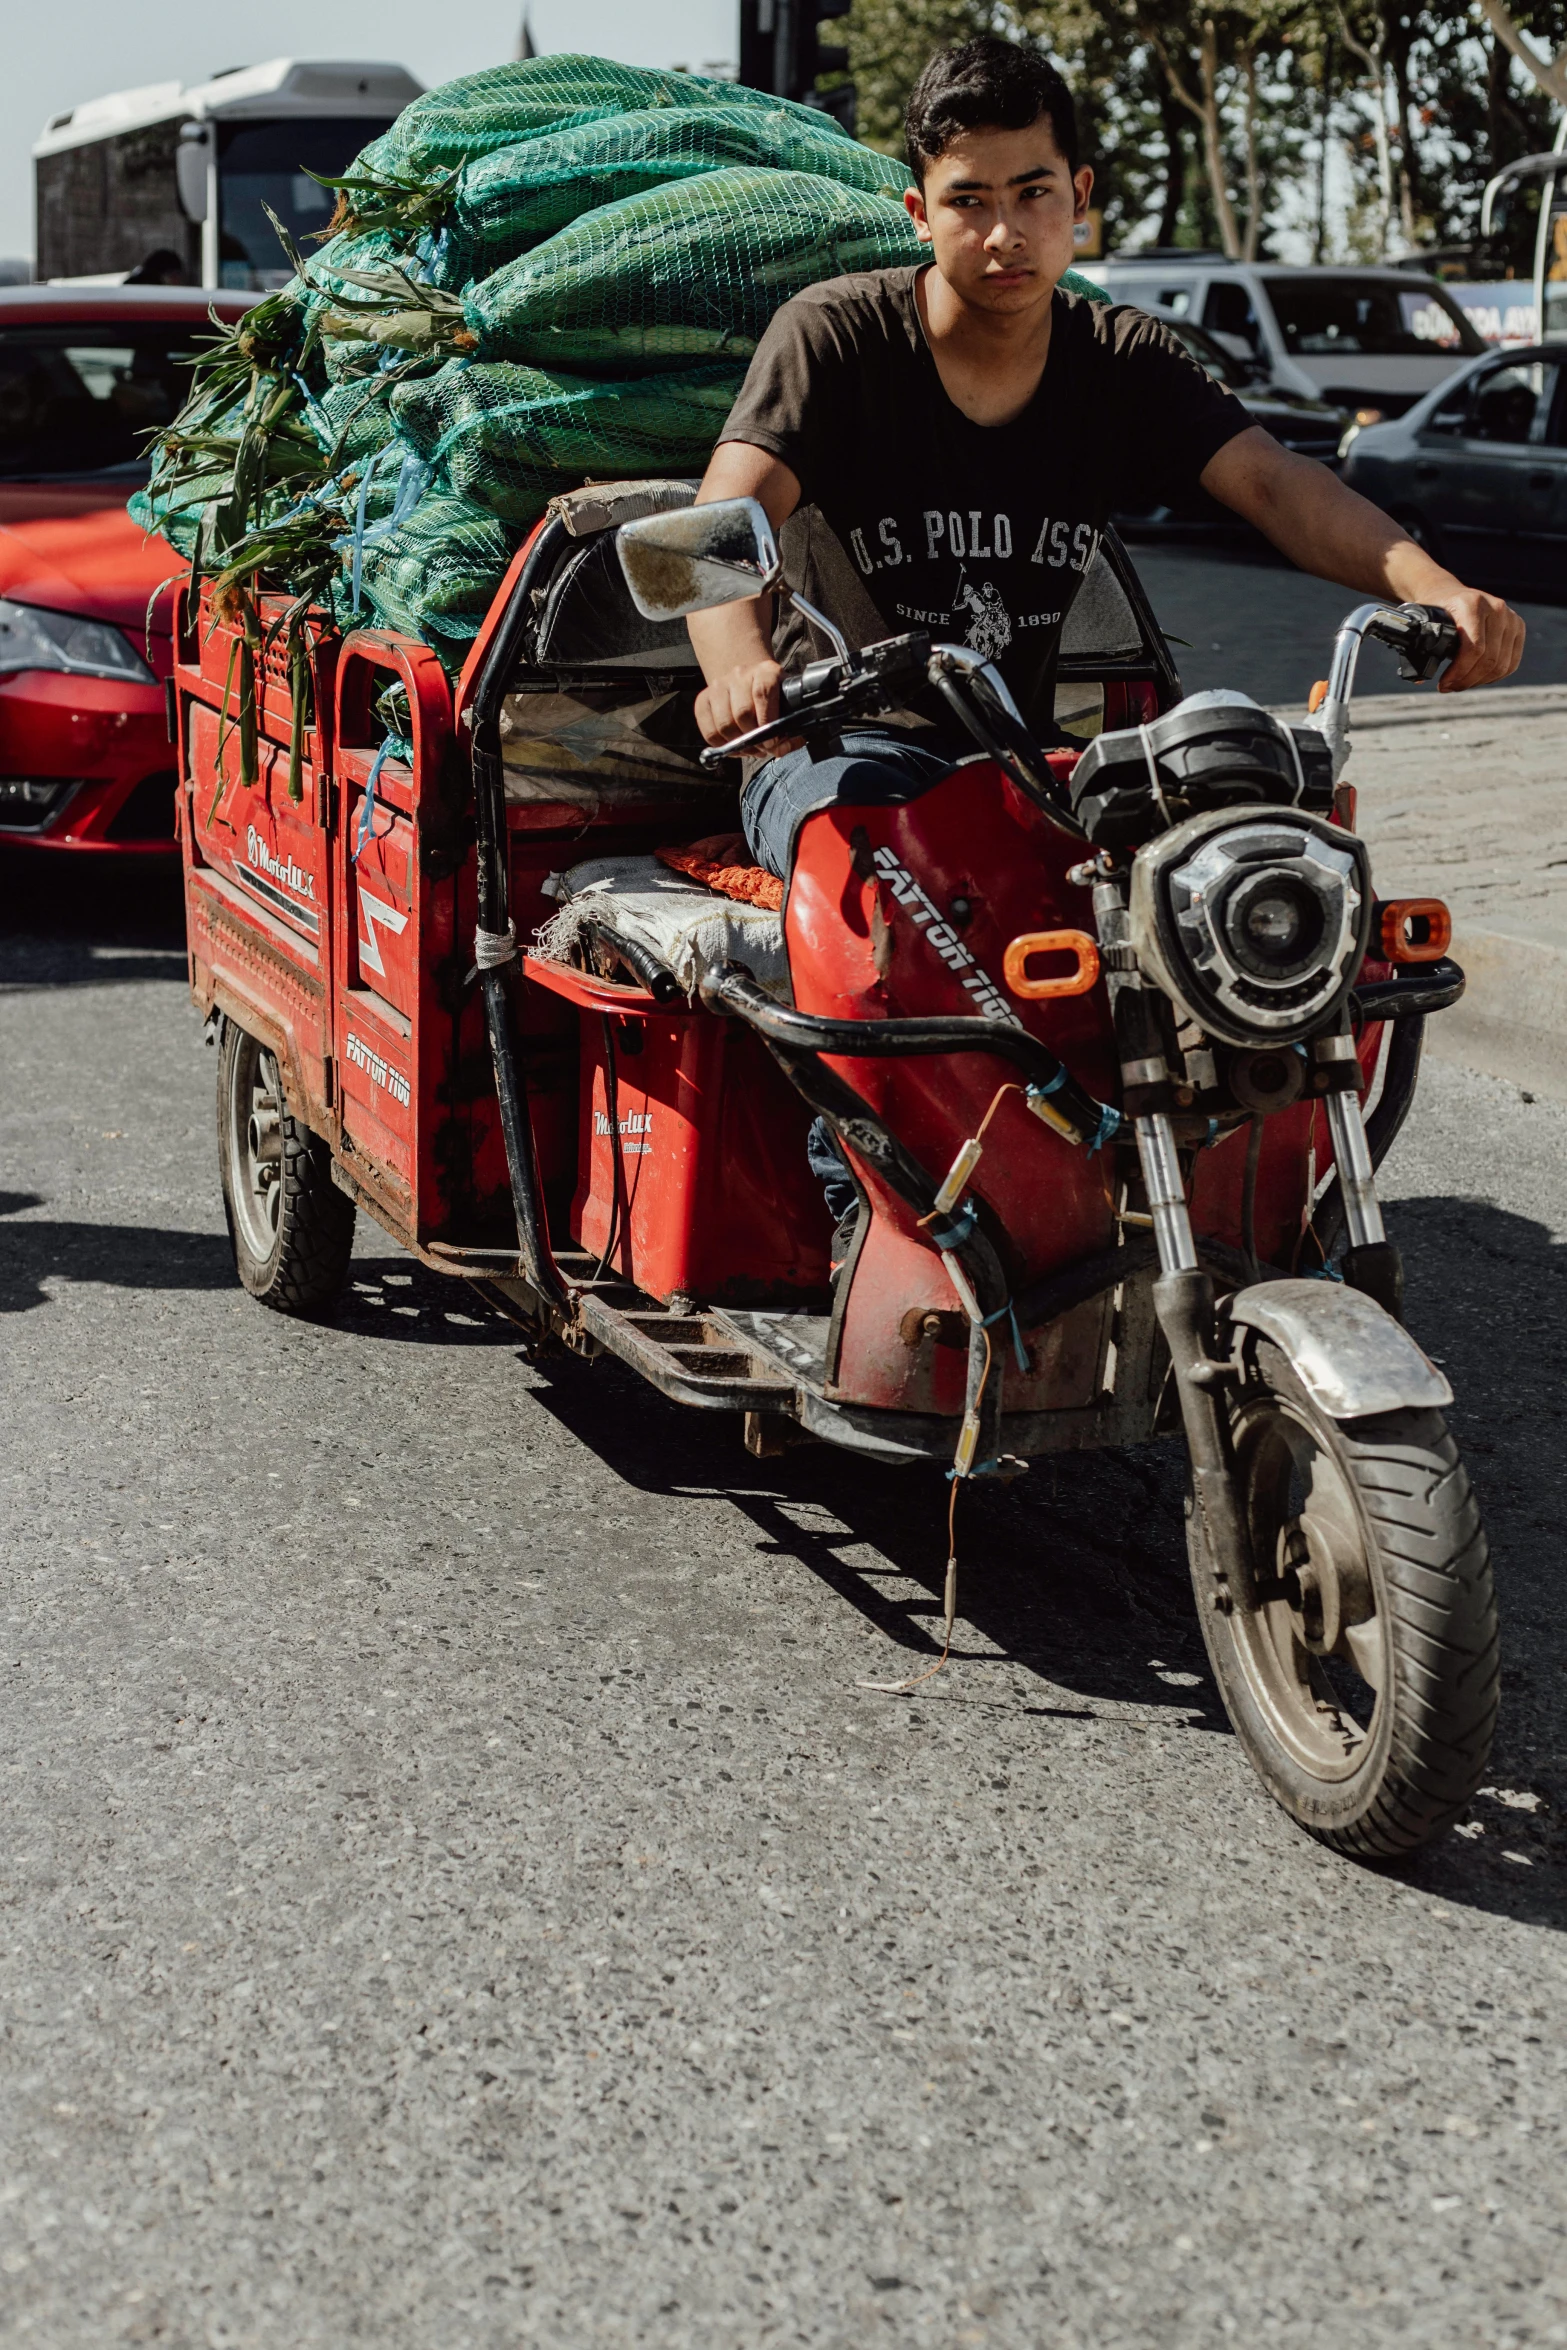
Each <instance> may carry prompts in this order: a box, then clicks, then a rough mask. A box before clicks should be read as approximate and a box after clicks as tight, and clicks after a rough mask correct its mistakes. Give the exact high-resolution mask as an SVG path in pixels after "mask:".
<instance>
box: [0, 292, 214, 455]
mask: <svg viewBox="0 0 1567 2350" xmlns="http://www.w3.org/2000/svg"><path fill="white" fill-rule="evenodd" d="M211 332H212V330H211V328H210V327H209V326H208V324H207V322H206V320H205V319H201V318H196V319H161V320H160V319H149V318H134V319H133V318H102V319H77V320H74V321H71V320H62V321H61V322H60V323H59V324H58V325H55V324H50V325H48V326H6V327H0V480H8V481H17V480H24V479H32V480H36V479H37V478H38V477H39V476H40V475H52V476H56V477H58V476H60V475H71V474H75V475H81V474H94V473H109V472H115V473H123V474H124V475H125V478H126V481H127V483H128V484H129V483H132V482H134V480H135V479H137V478H138V477H145V475H146V471H147V436H148V434H149V433H153V432H158V431H161V430H162V428H163V426H164V425H166V424H170V423H172V422H173V420H174V418H175V417H176V416H177V415H178V414H179V411H180V409H181V408H182V407H183V406H184V403H185V400H186V397H187V395H188V393H189V391H190V364H189V362H190V358H191V354H192V350H193V348H194V346H195V345H196V343H197V342H198V341H200V340H201V339H203V338H209V337H210V335H211Z"/></svg>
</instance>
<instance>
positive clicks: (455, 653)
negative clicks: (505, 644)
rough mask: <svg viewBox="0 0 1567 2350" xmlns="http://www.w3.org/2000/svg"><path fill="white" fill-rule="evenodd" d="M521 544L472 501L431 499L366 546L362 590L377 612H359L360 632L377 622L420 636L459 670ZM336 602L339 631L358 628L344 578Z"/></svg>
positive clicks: (511, 530)
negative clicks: (471, 502)
mask: <svg viewBox="0 0 1567 2350" xmlns="http://www.w3.org/2000/svg"><path fill="white" fill-rule="evenodd" d="M392 471H393V472H394V473H395V471H396V468H395V466H394V467H393V468H392ZM522 539H523V533H522V532H521V531H520V530H517V529H514V528H512V527H510V526H509V525H508V524H506V523H504V522H499V521H497V520H496V518H495V516H494V515H493V514H487V513H485V511H484V509H483V508H482V507H480V506H472V505H470V504H469V503H468V501H467V499H466V498H458V497H451V496H443V495H441V494H440V493H439V492H436V493H432V494H431V495H430V496H428V497H426V498H424V499H423V500H422V501H421V502H420V504H419V505H418V506H417V507H416V509H415V510H414V512H413V513H412V514H411V515H410V516H409V518H408V520H407V521H406V522H403V523H400V524H399V525H398V527H397V529H396V530H393V531H389V532H388V533H387V535H386V536H385V537H384V538H374V539H369V540H367V542H366V544H365V548H364V553H363V556H362V573H361V589H362V595H363V600H364V602H365V604H367V605H369V606H370V607H371V611H370V612H368V613H367V612H364V611H361V613H360V614H359V617H358V621H357V625H358V626H360V627H367V626H371V625H373V617H374V615H379V617H380V619H381V621H382V622H383V623H384V625H385V626H386V627H388V628H395V629H400V630H402V631H403V632H404V633H405V634H406V635H409V636H416V637H417V636H422V637H423V638H424V639H425V641H426V642H427V643H428V644H430V645H432V646H433V647H434V649H435V651H436V652H437V653H439V654H440V655H441V656H442V658H443V659H444V660H445V661H446V662H447V663H448V665H449V666H450V667H451V668H454V669H456V668H460V667H461V665H462V659H463V655H464V653H465V652H466V650H467V648H468V646H469V645H470V644H471V643H472V642H473V639H474V638H475V637H476V636H477V635H478V633H479V626H480V623H481V622H482V620H483V618H484V615H485V613H486V612H487V611H488V610H489V608H490V605H491V603H492V601H493V600H494V596H495V591H496V589H497V588H498V587H499V586H500V583H501V581H502V580H503V579H504V578H505V576H506V567H507V565H508V564H509V563H510V561H511V559H512V557H513V555H515V553H516V552H517V549H518V547H519V546H520V545H521V544H522ZM335 603H336V609H337V617H338V619H339V621H340V622H341V624H342V625H343V626H344V627H345V628H350V627H353V626H355V625H356V622H355V618H354V611H353V597H352V594H351V591H350V587H349V582H348V579H347V577H346V576H345V577H344V578H343V580H342V581H341V582H340V583H339V586H338V589H337V593H336V597H335Z"/></svg>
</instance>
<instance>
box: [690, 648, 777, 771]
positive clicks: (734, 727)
mask: <svg viewBox="0 0 1567 2350" xmlns="http://www.w3.org/2000/svg"><path fill="white" fill-rule="evenodd" d="M782 677H783V671H782V670H781V669H780V668H779V666H778V664H777V662H776V661H775V660H773V658H772V656H771V655H770V654H768V655H764V656H763V657H761V658H760V659H753V660H743V661H740V662H737V663H736V665H735V666H734V667H733V668H732V669H726V670H724V671H723V672H722V674H721V675H720V676H718V677H717V678H715V679H714V681H713V683H712V684H711V685H710V686H706V687H704V688H703V690H702V692H701V693H699V694H698V695H697V698H696V722H697V725H698V726H699V728H700V729H701V733H702V740H703V741H704V742H707V743H727V742H732V741H733V739H734V737H735V736H736V735H737V734H749V733H750V731H751V729H752V728H753V727H754V726H766V725H767V724H768V723H769V721H770V720H772V719H774V718H776V717H777V715H778V692H779V686H780V683H781V680H782ZM768 747H769V749H770V750H775V751H776V750H782V749H784V748H785V747H786V746H785V745H783V744H782V743H779V744H773V745H769V746H768Z"/></svg>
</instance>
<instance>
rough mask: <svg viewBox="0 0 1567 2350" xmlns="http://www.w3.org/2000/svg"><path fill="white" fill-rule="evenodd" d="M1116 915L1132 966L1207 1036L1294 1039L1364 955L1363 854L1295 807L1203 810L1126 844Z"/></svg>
mask: <svg viewBox="0 0 1567 2350" xmlns="http://www.w3.org/2000/svg"><path fill="white" fill-rule="evenodd" d="M1127 911H1128V914H1129V916H1130V921H1131V932H1132V942H1131V943H1132V946H1133V950H1134V952H1135V953H1136V955H1137V958H1138V960H1139V962H1140V963H1141V964H1142V965H1143V967H1144V968H1145V969H1146V970H1147V971H1149V972H1150V973H1151V975H1152V976H1153V977H1154V978H1156V979H1157V980H1158V982H1159V984H1160V986H1162V987H1163V988H1164V989H1165V990H1166V991H1167V993H1168V994H1169V995H1170V997H1171V998H1172V999H1173V1001H1174V1002H1175V1003H1176V1004H1177V1005H1178V1006H1179V1007H1180V1009H1181V1010H1182V1011H1183V1012H1185V1013H1186V1015H1187V1017H1188V1018H1189V1019H1191V1020H1194V1021H1195V1022H1196V1024H1197V1026H1198V1027H1199V1028H1201V1029H1203V1030H1204V1031H1205V1032H1206V1033H1207V1034H1208V1035H1209V1036H1211V1037H1214V1038H1216V1039H1217V1040H1218V1042H1220V1043H1221V1044H1229V1045H1237V1046H1242V1045H1244V1046H1257V1045H1261V1044H1264V1043H1268V1044H1273V1045H1286V1044H1294V1043H1298V1042H1299V1041H1300V1040H1301V1039H1303V1038H1305V1037H1307V1036H1310V1035H1311V1034H1312V1033H1313V1031H1314V1030H1315V1029H1316V1028H1318V1027H1320V1026H1321V1025H1322V1023H1323V1022H1324V1021H1325V1020H1327V1019H1329V1018H1331V1017H1332V1016H1333V1014H1334V1013H1335V1012H1336V1011H1337V1009H1338V1007H1339V1006H1340V1005H1341V1004H1342V1002H1343V999H1344V996H1345V994H1346V992H1347V990H1348V988H1349V986H1350V983H1351V981H1352V979H1353V977H1354V974H1355V972H1356V970H1357V969H1358V967H1359V964H1360V958H1361V956H1362V955H1363V954H1364V953H1365V950H1366V940H1367V936H1368V934H1369V931H1370V927H1371V892H1370V873H1369V869H1368V861H1367V857H1366V851H1365V848H1364V845H1363V844H1362V843H1361V842H1360V841H1358V840H1357V839H1356V838H1355V836H1354V835H1353V834H1352V833H1348V832H1344V831H1341V830H1340V829H1339V828H1338V827H1337V826H1336V825H1330V824H1328V823H1327V822H1326V821H1325V820H1324V819H1323V818H1321V817H1319V816H1314V815H1308V814H1307V813H1306V812H1305V811H1304V810H1303V809H1302V810H1292V811H1291V812H1290V813H1289V814H1287V815H1285V814H1282V813H1281V812H1279V811H1278V810H1276V809H1273V808H1263V807H1258V808H1255V809H1241V808H1236V809H1210V810H1207V811H1206V812H1205V813H1204V814H1203V815H1201V816H1193V817H1189V818H1188V819H1187V821H1186V822H1185V823H1184V824H1178V825H1175V826H1173V827H1172V829H1171V830H1170V831H1169V832H1166V833H1163V834H1161V835H1160V836H1159V837H1158V838H1157V839H1156V840H1152V841H1147V842H1145V843H1144V844H1143V846H1142V847H1141V848H1140V849H1139V850H1138V852H1137V855H1136V857H1135V859H1134V860H1133V864H1132V886H1131V891H1130V903H1129V905H1128V909H1127Z"/></svg>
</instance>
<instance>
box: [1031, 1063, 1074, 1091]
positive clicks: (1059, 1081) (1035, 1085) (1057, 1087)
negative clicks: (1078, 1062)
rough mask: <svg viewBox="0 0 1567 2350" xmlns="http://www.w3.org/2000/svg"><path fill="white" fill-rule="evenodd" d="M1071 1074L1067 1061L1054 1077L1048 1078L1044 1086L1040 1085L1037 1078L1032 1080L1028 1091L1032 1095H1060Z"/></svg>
mask: <svg viewBox="0 0 1567 2350" xmlns="http://www.w3.org/2000/svg"><path fill="white" fill-rule="evenodd" d="M1070 1074H1071V1072H1070V1071H1069V1070H1068V1068H1067V1065H1066V1063H1065V1061H1063V1062H1062V1064H1061V1066H1060V1068H1059V1069H1058V1070H1057V1071H1056V1073H1055V1075H1054V1077H1051V1078H1048V1079H1047V1080H1046V1082H1045V1083H1044V1084H1043V1085H1041V1084H1040V1083H1039V1080H1038V1079H1037V1078H1032V1079H1030V1081H1029V1087H1028V1090H1029V1092H1030V1093H1031V1094H1032V1093H1037V1094H1047V1093H1059V1092H1060V1091H1061V1088H1062V1086H1063V1085H1065V1083H1066V1081H1067V1078H1068V1076H1069V1075H1070Z"/></svg>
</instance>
